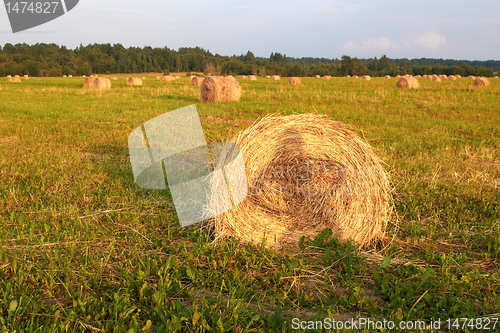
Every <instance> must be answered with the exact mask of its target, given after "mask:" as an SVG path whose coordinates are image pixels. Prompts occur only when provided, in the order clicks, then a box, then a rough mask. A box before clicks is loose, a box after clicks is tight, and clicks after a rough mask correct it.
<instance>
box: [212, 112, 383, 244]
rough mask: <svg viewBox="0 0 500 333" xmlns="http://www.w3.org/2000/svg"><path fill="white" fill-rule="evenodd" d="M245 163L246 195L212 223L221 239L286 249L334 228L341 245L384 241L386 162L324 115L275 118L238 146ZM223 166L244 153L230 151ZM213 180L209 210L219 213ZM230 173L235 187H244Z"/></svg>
mask: <svg viewBox="0 0 500 333" xmlns="http://www.w3.org/2000/svg"><path fill="white" fill-rule="evenodd" d="M232 142H233V143H235V144H236V145H237V146H239V147H240V149H241V153H242V156H243V159H244V162H245V166H246V167H245V169H246V179H244V180H245V181H248V184H249V186H248V195H247V196H246V197H245V198H244V199H243V201H241V202H240V203H239V204H238V205H237V206H236V207H234V208H233V209H231V210H229V211H226V212H225V213H223V214H220V215H217V216H216V217H215V218H214V219H213V220H212V223H211V226H212V227H213V229H214V231H215V236H216V240H215V241H218V240H220V239H224V238H227V237H235V238H238V239H240V240H241V241H242V242H245V243H251V244H255V245H259V244H262V240H263V239H264V238H266V243H265V245H266V246H267V247H269V248H280V247H283V246H286V245H288V244H297V243H298V242H299V240H300V238H301V237H302V236H306V237H307V236H308V237H311V238H315V237H316V236H318V234H319V233H321V232H322V231H323V230H324V229H326V228H330V229H331V230H332V231H333V235H332V236H333V237H337V238H339V239H340V240H341V241H347V240H348V239H350V238H352V239H354V240H355V241H356V242H358V243H359V244H363V245H368V244H369V243H370V242H371V241H373V240H375V239H377V238H380V237H382V236H383V235H384V232H385V228H386V223H387V221H388V219H389V217H390V214H391V207H392V205H391V201H392V200H391V190H390V186H389V182H388V177H387V174H386V172H385V171H384V169H383V167H382V166H381V160H380V159H379V158H378V157H377V156H376V155H375V154H374V152H373V150H372V148H371V147H370V146H369V145H368V144H367V143H365V142H364V141H363V140H361V139H360V138H359V137H358V136H357V135H356V134H355V133H353V132H352V131H350V130H349V129H348V128H347V126H346V125H345V124H343V123H340V122H335V121H332V120H331V119H330V118H328V117H326V116H319V115H312V114H300V115H291V116H286V117H282V116H271V117H267V118H264V119H262V120H261V121H260V122H258V123H257V124H255V125H254V126H252V127H250V128H248V129H246V130H245V131H243V132H241V133H240V134H238V135H237V136H236V137H235V138H234V139H233V140H232ZM226 147H229V148H227V149H226V150H224V151H223V152H222V154H221V157H220V158H219V160H218V162H217V165H218V166H219V167H220V166H223V165H225V161H227V160H231V159H232V158H233V156H234V155H235V153H238V152H239V151H237V150H236V149H234V146H231V145H227V146H226ZM221 178H222V177H220V178H219V177H214V179H213V181H212V184H211V186H212V191H211V192H212V195H211V197H210V198H209V205H208V207H207V212H213V211H221V209H220V206H221V205H223V204H224V203H223V200H221V197H219V196H220V193H221V192H220V191H219V190H218V189H220V188H221V186H224V187H225V186H226V183H225V182H224V181H223V179H221ZM240 178H241V177H240V176H239V175H238V174H237V173H233V174H228V175H227V179H228V181H229V183H230V184H235V183H238V182H239V181H241V179H240Z"/></svg>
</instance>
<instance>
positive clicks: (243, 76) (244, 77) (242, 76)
mask: <svg viewBox="0 0 500 333" xmlns="http://www.w3.org/2000/svg"><path fill="white" fill-rule="evenodd" d="M238 77H239V78H240V79H246V78H247V76H246V75H240V76H238Z"/></svg>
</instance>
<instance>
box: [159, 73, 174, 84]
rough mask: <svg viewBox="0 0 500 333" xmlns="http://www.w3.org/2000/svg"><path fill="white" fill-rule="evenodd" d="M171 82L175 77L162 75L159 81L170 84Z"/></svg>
mask: <svg viewBox="0 0 500 333" xmlns="http://www.w3.org/2000/svg"><path fill="white" fill-rule="evenodd" d="M173 80H175V77H173V76H172V75H163V76H162V77H161V79H160V81H161V82H170V81H173Z"/></svg>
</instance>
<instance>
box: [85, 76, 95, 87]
mask: <svg viewBox="0 0 500 333" xmlns="http://www.w3.org/2000/svg"><path fill="white" fill-rule="evenodd" d="M94 80H95V79H94V78H93V77H87V78H85V81H83V87H84V88H89V89H92V88H93V87H94Z"/></svg>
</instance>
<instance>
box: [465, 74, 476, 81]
mask: <svg viewBox="0 0 500 333" xmlns="http://www.w3.org/2000/svg"><path fill="white" fill-rule="evenodd" d="M467 78H468V79H469V80H475V79H476V77H475V76H474V75H469V76H467Z"/></svg>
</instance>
